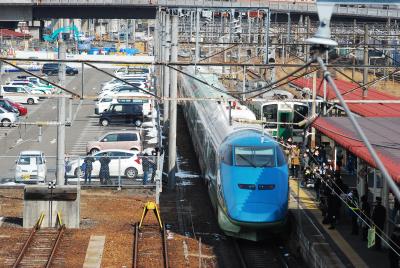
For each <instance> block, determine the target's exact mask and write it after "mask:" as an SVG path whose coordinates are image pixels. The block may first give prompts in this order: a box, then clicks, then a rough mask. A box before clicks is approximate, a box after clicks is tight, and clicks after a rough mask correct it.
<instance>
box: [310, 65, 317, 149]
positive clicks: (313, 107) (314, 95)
mask: <svg viewBox="0 0 400 268" xmlns="http://www.w3.org/2000/svg"><path fill="white" fill-rule="evenodd" d="M316 98H317V73H316V72H314V73H313V81H312V103H311V115H312V116H315V113H316V101H315V100H316ZM314 147H315V128H313V127H311V148H314Z"/></svg>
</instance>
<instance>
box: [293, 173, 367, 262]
mask: <svg viewBox="0 0 400 268" xmlns="http://www.w3.org/2000/svg"><path fill="white" fill-rule="evenodd" d="M298 183H299V181H297V180H290V181H289V185H290V191H291V193H292V195H293V196H294V198H295V199H296V202H297V193H299V195H300V202H301V205H302V207H303V208H306V209H308V210H309V211H310V212H311V213H312V214H313V216H314V217H315V219H317V221H318V222H322V215H321V211H320V210H319V209H318V207H317V205H316V203H315V202H314V199H313V198H312V197H310V196H309V195H308V194H307V192H305V191H304V190H303V189H302V188H298ZM320 226H321V227H322V228H323V229H324V230H325V232H326V233H327V234H328V235H329V236H330V237H331V239H332V240H333V241H335V243H336V244H337V246H338V247H339V248H340V249H341V250H342V252H343V254H345V255H346V257H347V258H348V259H349V260H350V261H351V263H352V264H353V265H354V267H369V266H368V265H367V264H366V263H365V262H364V261H363V259H361V257H360V256H359V255H358V254H357V252H355V251H354V249H353V248H352V247H351V246H350V245H349V243H347V241H346V240H345V239H344V238H343V237H342V236H341V235H340V233H339V232H338V231H337V230H329V229H328V226H325V225H322V224H321V225H320Z"/></svg>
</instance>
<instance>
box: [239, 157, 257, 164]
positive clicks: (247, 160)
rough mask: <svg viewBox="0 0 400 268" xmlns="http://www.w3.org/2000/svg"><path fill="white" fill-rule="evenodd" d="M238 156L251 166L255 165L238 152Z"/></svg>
mask: <svg viewBox="0 0 400 268" xmlns="http://www.w3.org/2000/svg"><path fill="white" fill-rule="evenodd" d="M238 156H239V157H240V158H242V159H243V160H244V161H246V162H247V163H249V164H250V166H252V167H257V166H256V165H255V164H254V163H253V162H251V161H250V160H249V159H247V158H246V157H244V156H243V155H241V154H238Z"/></svg>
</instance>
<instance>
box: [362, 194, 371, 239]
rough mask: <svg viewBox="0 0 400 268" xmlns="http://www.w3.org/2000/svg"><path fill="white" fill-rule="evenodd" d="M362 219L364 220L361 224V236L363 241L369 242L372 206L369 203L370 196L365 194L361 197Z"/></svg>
mask: <svg viewBox="0 0 400 268" xmlns="http://www.w3.org/2000/svg"><path fill="white" fill-rule="evenodd" d="M361 212H362V213H361V219H363V221H362V223H361V229H362V231H361V235H362V240H364V241H367V237H368V225H369V223H370V222H369V217H370V215H371V206H370V205H369V203H368V194H365V195H363V196H362V197H361Z"/></svg>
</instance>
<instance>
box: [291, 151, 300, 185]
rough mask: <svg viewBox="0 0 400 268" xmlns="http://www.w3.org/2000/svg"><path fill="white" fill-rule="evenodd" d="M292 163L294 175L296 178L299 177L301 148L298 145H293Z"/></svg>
mask: <svg viewBox="0 0 400 268" xmlns="http://www.w3.org/2000/svg"><path fill="white" fill-rule="evenodd" d="M290 159H291V162H292V163H291V164H292V176H293V177H294V178H296V179H298V178H299V168H300V149H299V147H298V146H297V145H292V150H291V157H290Z"/></svg>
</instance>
